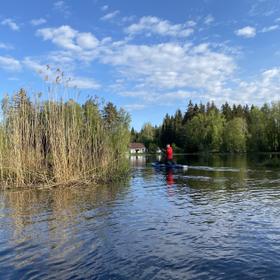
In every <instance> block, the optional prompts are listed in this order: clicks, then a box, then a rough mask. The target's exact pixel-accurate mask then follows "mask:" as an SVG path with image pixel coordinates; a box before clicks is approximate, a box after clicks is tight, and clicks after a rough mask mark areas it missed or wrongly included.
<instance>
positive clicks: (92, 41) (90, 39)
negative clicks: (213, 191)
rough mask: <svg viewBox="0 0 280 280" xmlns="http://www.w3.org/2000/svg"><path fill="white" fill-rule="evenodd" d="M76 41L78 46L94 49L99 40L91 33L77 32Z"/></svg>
mask: <svg viewBox="0 0 280 280" xmlns="http://www.w3.org/2000/svg"><path fill="white" fill-rule="evenodd" d="M76 41H77V44H78V46H80V47H81V48H83V49H94V48H96V47H97V46H98V44H99V41H98V40H97V39H96V37H95V36H93V35H92V34H91V33H78V34H77V38H76Z"/></svg>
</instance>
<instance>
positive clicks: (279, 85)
mask: <svg viewBox="0 0 280 280" xmlns="http://www.w3.org/2000/svg"><path fill="white" fill-rule="evenodd" d="M238 91H240V92H242V95H241V94H240V96H239V98H240V102H242V103H254V104H257V105H258V104H259V105H261V104H263V103H264V102H271V101H279V100H280V96H279V92H280V67H275V68H271V69H268V70H265V71H263V72H262V73H261V74H260V75H259V76H257V77H255V79H254V81H252V82H246V81H242V82H240V85H239V88H238Z"/></svg>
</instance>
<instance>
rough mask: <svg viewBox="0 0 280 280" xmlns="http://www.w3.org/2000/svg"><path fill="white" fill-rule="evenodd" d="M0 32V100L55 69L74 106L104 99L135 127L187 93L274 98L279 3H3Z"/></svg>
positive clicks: (172, 107) (197, 98) (182, 104)
mask: <svg viewBox="0 0 280 280" xmlns="http://www.w3.org/2000/svg"><path fill="white" fill-rule="evenodd" d="M0 34H1V36H0V82H1V90H0V94H1V96H3V95H4V93H6V92H8V93H13V92H15V91H16V90H18V89H19V88H20V87H24V88H26V89H28V91H29V92H36V91H44V90H46V88H47V86H46V82H45V81H44V80H45V79H46V76H47V77H48V80H49V81H50V80H55V78H56V76H57V72H56V69H57V68H59V69H61V71H63V72H64V78H63V79H64V82H65V84H66V87H67V88H75V89H76V90H78V91H79V97H78V99H79V101H80V102H83V101H84V100H85V99H86V98H87V97H88V96H96V95H97V96H99V97H101V98H102V99H105V100H106V101H113V102H114V103H115V104H117V105H118V106H119V107H123V108H125V109H126V110H127V111H129V112H130V114H131V116H132V125H133V126H134V127H135V128H136V129H140V128H141V126H142V125H143V123H144V122H148V121H149V122H151V123H153V124H159V123H160V122H161V120H162V118H163V117H164V115H165V114H166V113H170V114H172V113H174V112H175V111H176V109H178V108H180V109H182V110H183V111H185V108H186V106H187V104H188V101H189V99H192V100H193V101H194V102H207V101H210V100H214V101H215V102H216V103H217V104H221V103H222V102H225V101H228V102H230V103H234V102H236V103H242V104H246V103H248V104H252V103H253V104H257V105H258V104H262V103H264V102H272V101H274V100H279V98H280V36H279V35H280V1H279V0H235V1H226V0H188V1H186V0H164V1H162V0H149V1H148V0H141V1H131V0H119V1H113V0H83V1H81V0H68V1H67V0H64V1H57V0H44V1H38V0H25V1H17V0H9V1H1V3H0ZM46 65H49V66H50V68H48V67H47V66H46Z"/></svg>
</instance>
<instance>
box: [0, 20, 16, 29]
mask: <svg viewBox="0 0 280 280" xmlns="http://www.w3.org/2000/svg"><path fill="white" fill-rule="evenodd" d="M1 25H5V26H8V27H9V28H10V29H11V30H13V31H18V30H19V26H18V25H17V24H16V22H15V21H13V20H12V19H10V18H6V19H4V20H2V21H1Z"/></svg>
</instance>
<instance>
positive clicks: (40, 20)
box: [30, 18, 47, 26]
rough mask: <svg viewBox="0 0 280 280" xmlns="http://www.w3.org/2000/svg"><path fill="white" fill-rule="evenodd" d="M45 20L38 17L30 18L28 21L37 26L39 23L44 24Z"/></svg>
mask: <svg viewBox="0 0 280 280" xmlns="http://www.w3.org/2000/svg"><path fill="white" fill-rule="evenodd" d="M46 22H47V21H46V20H45V19H44V18H38V19H32V20H31V21H30V23H31V24H32V25H34V26H38V25H41V24H44V23H46Z"/></svg>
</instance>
